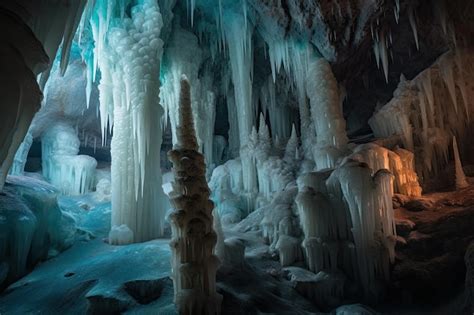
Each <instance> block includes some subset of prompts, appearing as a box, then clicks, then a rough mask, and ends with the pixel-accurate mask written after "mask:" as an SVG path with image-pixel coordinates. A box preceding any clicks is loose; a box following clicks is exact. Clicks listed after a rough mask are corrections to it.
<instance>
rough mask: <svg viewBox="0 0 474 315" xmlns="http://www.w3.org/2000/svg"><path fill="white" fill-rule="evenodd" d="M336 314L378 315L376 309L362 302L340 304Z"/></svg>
mask: <svg viewBox="0 0 474 315" xmlns="http://www.w3.org/2000/svg"><path fill="white" fill-rule="evenodd" d="M333 313H334V314H335V315H376V314H378V313H377V312H376V311H374V310H373V309H371V308H370V307H368V306H365V305H362V304H350V305H344V306H339V307H338V308H337V309H335V310H334V312H333Z"/></svg>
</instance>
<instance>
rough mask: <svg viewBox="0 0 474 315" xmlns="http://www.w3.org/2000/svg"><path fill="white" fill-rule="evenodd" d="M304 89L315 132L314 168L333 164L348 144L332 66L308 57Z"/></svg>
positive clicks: (328, 166) (320, 59) (318, 59)
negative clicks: (307, 97) (306, 92)
mask: <svg viewBox="0 0 474 315" xmlns="http://www.w3.org/2000/svg"><path fill="white" fill-rule="evenodd" d="M306 90H307V91H308V95H309V99H310V104H311V117H312V118H313V122H314V126H315V129H316V135H317V145H316V147H315V148H314V150H313V156H314V160H315V162H316V167H317V169H324V168H331V167H334V166H335V164H336V162H337V159H338V158H339V157H341V156H342V153H343V151H344V149H345V147H346V145H347V141H348V139H347V135H346V121H345V120H344V117H343V113H342V103H341V100H340V97H339V89H338V85H337V81H336V78H335V77H334V74H333V73H332V70H331V66H330V65H329V63H328V62H327V61H326V60H324V59H323V58H318V57H316V56H313V57H311V58H310V59H309V63H308V73H307V77H306Z"/></svg>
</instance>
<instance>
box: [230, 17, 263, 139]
mask: <svg viewBox="0 0 474 315" xmlns="http://www.w3.org/2000/svg"><path fill="white" fill-rule="evenodd" d="M228 15H229V16H228V17H226V18H225V19H224V21H223V24H224V25H223V26H224V33H225V38H226V42H227V46H228V48H229V59H230V66H231V71H232V82H233V84H234V94H235V106H236V108H237V112H238V115H237V121H238V124H239V141H240V145H241V146H243V145H245V143H246V142H247V140H248V139H249V136H250V133H251V132H252V126H253V124H254V117H255V112H254V110H253V106H252V104H253V103H252V76H253V45H252V33H253V27H252V25H251V23H250V22H248V21H247V19H246V17H245V16H244V15H242V14H240V13H234V12H232V13H231V12H228Z"/></svg>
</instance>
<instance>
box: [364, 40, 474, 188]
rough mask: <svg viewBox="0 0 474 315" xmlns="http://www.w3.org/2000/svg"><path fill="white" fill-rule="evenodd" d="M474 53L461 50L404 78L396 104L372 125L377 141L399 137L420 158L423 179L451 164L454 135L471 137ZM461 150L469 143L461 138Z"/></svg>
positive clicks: (377, 114) (392, 102) (379, 112)
mask: <svg viewBox="0 0 474 315" xmlns="http://www.w3.org/2000/svg"><path fill="white" fill-rule="evenodd" d="M471 64H472V53H471V52H470V50H469V49H461V48H459V49H456V50H455V51H448V52H447V53H445V54H444V55H442V56H441V57H440V58H439V59H438V60H437V61H436V62H435V63H434V64H433V65H432V66H431V67H429V68H428V69H426V70H425V71H423V72H421V73H420V74H419V75H417V76H416V77H415V78H414V79H413V80H411V81H407V80H405V79H404V78H403V77H402V78H401V80H400V83H399V86H398V88H397V90H395V92H394V95H393V98H392V100H390V102H388V103H387V104H386V105H385V106H383V107H381V108H380V109H379V110H377V111H376V112H375V113H374V115H373V116H372V118H371V119H370V120H369V124H370V126H371V128H372V130H373V131H374V134H375V136H377V137H382V138H388V137H391V136H394V135H397V136H399V137H400V138H401V142H402V144H403V146H404V148H405V149H408V150H410V151H412V152H414V153H415V164H416V169H417V171H418V174H419V175H420V178H421V179H424V178H429V177H430V176H431V175H432V174H437V173H438V172H439V171H440V170H441V169H442V167H444V166H445V165H446V164H447V162H448V156H449V155H448V152H449V149H450V145H451V140H452V136H454V135H456V136H457V135H465V134H466V133H465V130H466V128H467V127H468V125H469V119H470V117H472V115H473V109H474V107H473V102H472V101H470V98H469V95H470V93H471V92H469V91H472V87H473V85H472V79H471V78H472V76H473V73H474V72H473V71H472V67H470V66H468V65H471ZM458 140H459V144H460V146H461V148H462V147H463V144H464V143H467V142H466V141H467V138H465V136H462V137H460V138H458Z"/></svg>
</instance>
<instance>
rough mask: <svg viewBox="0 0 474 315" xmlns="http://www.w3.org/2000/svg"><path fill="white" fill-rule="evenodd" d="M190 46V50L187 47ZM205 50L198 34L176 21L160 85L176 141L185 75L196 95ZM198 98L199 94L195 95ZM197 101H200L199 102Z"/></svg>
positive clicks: (165, 57)
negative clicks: (181, 87) (180, 93)
mask: <svg viewBox="0 0 474 315" xmlns="http://www.w3.org/2000/svg"><path fill="white" fill-rule="evenodd" d="M183 47H187V49H183ZM202 54H203V52H202V50H201V48H199V44H198V39H197V37H196V36H195V35H194V34H193V33H191V32H188V31H186V30H184V29H182V28H181V27H180V25H179V22H178V20H175V21H174V25H173V32H172V34H171V37H170V39H169V41H168V43H167V47H166V50H165V52H164V55H163V68H162V70H161V71H162V73H163V83H162V86H161V88H160V101H161V105H162V106H163V108H164V109H165V112H166V116H165V119H168V118H169V123H170V124H171V134H172V137H173V144H174V143H176V141H177V140H176V139H177V136H176V128H177V125H178V107H179V91H180V80H181V75H186V77H187V78H188V80H189V81H190V83H191V86H192V92H191V94H192V95H193V96H196V94H197V88H196V87H197V86H198V85H199V83H198V82H199V78H198V72H199V68H200V66H201V62H202ZM195 98H196V99H197V97H195ZM196 102H197V101H196Z"/></svg>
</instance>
